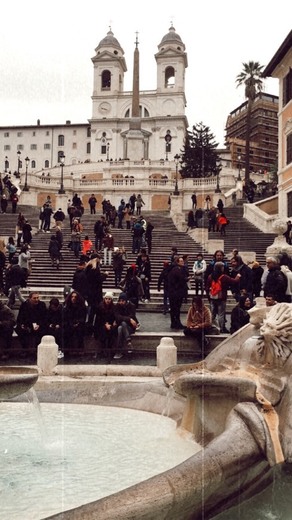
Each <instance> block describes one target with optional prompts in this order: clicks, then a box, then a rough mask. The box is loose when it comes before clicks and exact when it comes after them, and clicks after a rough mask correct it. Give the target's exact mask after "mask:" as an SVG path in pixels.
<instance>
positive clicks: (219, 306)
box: [206, 262, 241, 333]
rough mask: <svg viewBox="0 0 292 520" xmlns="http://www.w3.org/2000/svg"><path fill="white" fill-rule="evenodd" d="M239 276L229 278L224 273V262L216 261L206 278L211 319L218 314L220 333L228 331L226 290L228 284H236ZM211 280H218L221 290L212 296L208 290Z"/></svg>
mask: <svg viewBox="0 0 292 520" xmlns="http://www.w3.org/2000/svg"><path fill="white" fill-rule="evenodd" d="M240 278H241V275H240V274H239V273H238V274H237V275H236V276H235V278H231V276H228V275H227V274H224V263H223V262H216V263H215V265H214V269H213V272H212V273H211V274H210V275H209V276H208V278H207V284H206V293H207V295H208V298H209V302H210V308H211V313H212V320H213V321H214V320H215V319H216V316H217V315H218V323H219V328H220V332H221V333H228V332H229V331H228V330H227V329H226V326H225V321H226V318H225V314H226V300H227V291H228V289H229V286H230V285H232V286H233V285H235V286H236V285H237V284H238V282H239V280H240ZM213 280H214V281H216V282H217V281H219V282H220V284H221V291H220V293H218V294H216V295H213V296H212V295H211V294H210V292H211V286H212V281H213Z"/></svg>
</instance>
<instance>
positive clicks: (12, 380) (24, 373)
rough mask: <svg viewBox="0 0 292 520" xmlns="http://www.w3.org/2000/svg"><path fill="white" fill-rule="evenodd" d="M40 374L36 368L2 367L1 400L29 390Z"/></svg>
mask: <svg viewBox="0 0 292 520" xmlns="http://www.w3.org/2000/svg"><path fill="white" fill-rule="evenodd" d="M38 376H39V372H38V370H37V369H36V368H28V367H9V366H6V367H0V401H4V400H6V399H12V398H13V397H16V396H18V395H20V394H23V393H24V392H27V391H28V390H29V389H30V388H31V387H32V386H34V385H35V383H36V382H37V379H38Z"/></svg>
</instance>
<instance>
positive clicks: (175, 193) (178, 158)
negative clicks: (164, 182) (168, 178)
mask: <svg viewBox="0 0 292 520" xmlns="http://www.w3.org/2000/svg"><path fill="white" fill-rule="evenodd" d="M174 160H175V188H174V192H173V194H174V195H179V191H178V185H177V174H178V163H179V160H180V156H179V155H178V154H176V155H175V156H174Z"/></svg>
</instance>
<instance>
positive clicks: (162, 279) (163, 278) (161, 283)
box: [157, 260, 171, 314]
mask: <svg viewBox="0 0 292 520" xmlns="http://www.w3.org/2000/svg"><path fill="white" fill-rule="evenodd" d="M170 269H171V265H170V262H168V261H167V260H165V261H164V262H163V269H162V271H161V272H160V274H159V277H158V281H157V290H158V292H160V291H161V287H163V314H166V313H167V312H168V311H169V295H168V275H169V271H170Z"/></svg>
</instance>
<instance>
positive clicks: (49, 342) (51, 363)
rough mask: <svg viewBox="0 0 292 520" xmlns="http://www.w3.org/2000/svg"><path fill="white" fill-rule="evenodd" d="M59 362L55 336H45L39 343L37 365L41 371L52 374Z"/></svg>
mask: <svg viewBox="0 0 292 520" xmlns="http://www.w3.org/2000/svg"><path fill="white" fill-rule="evenodd" d="M57 364H58V345H57V344H56V342H55V338H54V336H43V337H42V341H41V343H40V344H39V345H38V356H37V366H38V368H39V369H40V371H41V373H42V374H44V375H50V374H51V373H52V370H53V368H55V366H57Z"/></svg>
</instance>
